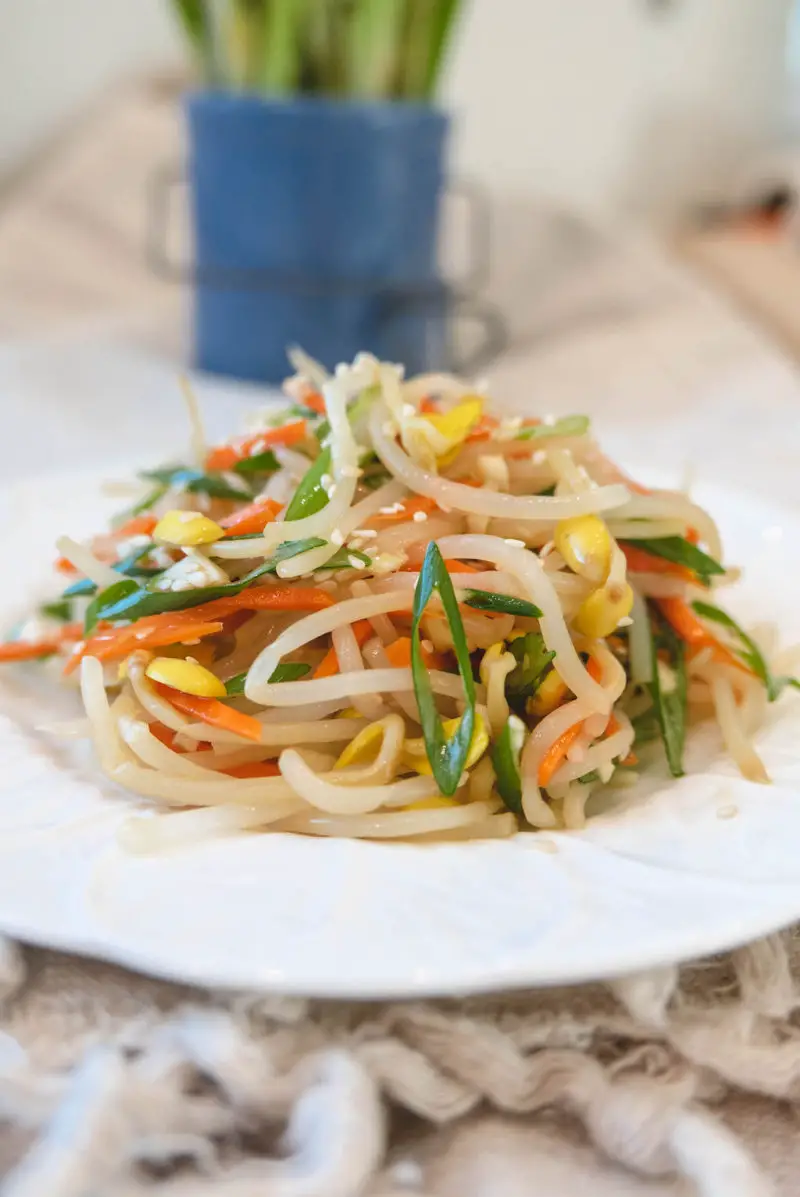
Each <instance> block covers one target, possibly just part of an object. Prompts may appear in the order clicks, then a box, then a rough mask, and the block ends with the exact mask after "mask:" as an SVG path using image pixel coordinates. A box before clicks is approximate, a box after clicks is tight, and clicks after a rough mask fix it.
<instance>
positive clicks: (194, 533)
mask: <svg viewBox="0 0 800 1197" xmlns="http://www.w3.org/2000/svg"><path fill="white" fill-rule="evenodd" d="M224 535H225V529H224V528H220V526H219V524H215V523H214V521H213V520H210V519H209V518H208V516H206V515H201V514H200V512H199V511H168V512H167V514H166V515H164V516H162V517H161V519H160V520H159V521H158V523H157V524H156V526H155V528H154V529H153V539H154V540H158V541H160V542H161V543H162V544H174V545H178V546H179V547H180V548H190V547H193V546H194V545H201V544H213V543H214V541H215V540H219V539H220V538H221V537H223V536H224Z"/></svg>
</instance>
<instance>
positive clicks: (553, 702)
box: [526, 669, 569, 719]
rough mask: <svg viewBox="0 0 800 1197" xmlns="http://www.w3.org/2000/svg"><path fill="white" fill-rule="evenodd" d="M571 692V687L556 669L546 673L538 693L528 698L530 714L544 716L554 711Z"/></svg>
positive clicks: (527, 704) (527, 707) (527, 706)
mask: <svg viewBox="0 0 800 1197" xmlns="http://www.w3.org/2000/svg"><path fill="white" fill-rule="evenodd" d="M568 694H569V688H568V687H567V686H566V685H565V684H564V682H562V680H561V678H560V677H559V676H558V674H557V673H556V671H555V669H551V670H550V671H549V673H547V674H545V677H544V680H543V681H542V683H541V685H540V686H539V688H538V690H537V691H536V693H535V694H534V695H533V696H532V697H531V698H529V699H528V701H527V703H526V710H527V712H528V714H529V715H536V716H537V717H538V718H540V719H541V718H543V716H545V715H549V714H550V712H551V711H554V710H555V709H556V707H559V706H561V703H562V702H563V701H564V699H565V698H566V697H567V695H568Z"/></svg>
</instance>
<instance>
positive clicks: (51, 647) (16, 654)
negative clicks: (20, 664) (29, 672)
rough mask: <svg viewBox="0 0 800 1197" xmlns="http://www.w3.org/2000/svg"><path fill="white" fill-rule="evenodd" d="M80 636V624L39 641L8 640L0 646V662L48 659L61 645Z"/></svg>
mask: <svg viewBox="0 0 800 1197" xmlns="http://www.w3.org/2000/svg"><path fill="white" fill-rule="evenodd" d="M82 635H83V626H82V625H81V624H79V623H69V624H66V625H65V626H64V627H63V628H61V629H60V630H59V631H58V632H54V633H53V635H52V636H43V637H42V638H41V639H40V640H9V641H8V642H7V643H5V644H0V662H4V661H8V662H10V661H34V660H36V659H37V658H39V657H49V656H50V654H51V653H54V652H57V651H58V649H59V648H60V647H61V645H62V644H65V643H67V641H69V640H76V641H77V640H80V638H81V636H82Z"/></svg>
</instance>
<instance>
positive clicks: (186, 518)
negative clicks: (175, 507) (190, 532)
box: [176, 511, 198, 524]
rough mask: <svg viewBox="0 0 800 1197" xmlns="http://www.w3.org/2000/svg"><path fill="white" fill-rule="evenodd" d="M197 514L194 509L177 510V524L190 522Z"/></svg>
mask: <svg viewBox="0 0 800 1197" xmlns="http://www.w3.org/2000/svg"><path fill="white" fill-rule="evenodd" d="M197 514H198V513H197V512H196V511H179V512H178V513H177V516H176V519H177V520H178V523H179V524H190V523H191V522H192V520H193V519H196V518H197Z"/></svg>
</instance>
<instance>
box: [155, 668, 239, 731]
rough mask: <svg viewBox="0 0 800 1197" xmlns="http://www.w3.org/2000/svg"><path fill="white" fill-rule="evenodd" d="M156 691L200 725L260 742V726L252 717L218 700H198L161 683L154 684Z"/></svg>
mask: <svg viewBox="0 0 800 1197" xmlns="http://www.w3.org/2000/svg"><path fill="white" fill-rule="evenodd" d="M156 690H158V692H159V694H161V695H162V697H164V698H166V700H167V702H169V703H170V704H171V705H172V706H173V707H175V708H176V710H178V711H182V712H183V714H184V715H192V716H194V718H195V719H199V720H200V722H201V723H207V724H208V725H209V727H219V728H222V729H223V730H225V731H230V732H234V733H235V734H236V735H237V736H241V737H242V739H244V740H253V741H255V742H256V743H260V742H261V724H260V723H259V722H258V720H257V719H256V718H255V717H254V716H253V715H243V714H242V712H241V711H237V710H235V709H234V708H233V707H229V706H226V704H225V703H224V702H220V700H219V699H218V698H199V697H198V696H197V695H196V694H184V693H183V692H182V691H181V690H173V689H172V687H171V686H165V685H163V684H162V683H161V682H157V683H156Z"/></svg>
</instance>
